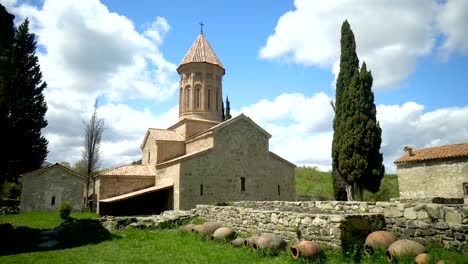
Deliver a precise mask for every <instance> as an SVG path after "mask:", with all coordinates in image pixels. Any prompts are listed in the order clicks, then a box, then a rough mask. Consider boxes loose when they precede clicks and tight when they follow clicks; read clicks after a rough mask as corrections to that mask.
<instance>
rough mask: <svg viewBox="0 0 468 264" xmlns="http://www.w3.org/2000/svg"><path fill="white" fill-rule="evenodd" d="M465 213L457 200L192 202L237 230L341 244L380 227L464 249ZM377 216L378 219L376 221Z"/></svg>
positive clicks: (200, 211)
mask: <svg viewBox="0 0 468 264" xmlns="http://www.w3.org/2000/svg"><path fill="white" fill-rule="evenodd" d="M467 211H468V206H467V205H463V204H451V205H448V204H444V205H440V204H420V203H397V202H376V203H366V202H338V201H317V202H284V201H265V202H257V201H242V202H233V203H228V204H227V206H213V205H198V206H197V209H196V212H197V214H198V215H199V216H200V217H202V218H206V219H208V220H211V221H218V222H220V223H222V224H225V225H229V226H232V227H234V228H236V229H237V230H240V231H245V232H249V233H262V232H273V233H276V234H279V235H281V236H283V237H285V238H286V239H288V240H292V241H295V240H297V239H298V238H297V234H296V231H298V230H300V232H301V235H302V237H303V238H305V239H312V240H315V241H318V242H323V243H328V244H332V245H336V246H345V243H348V240H349V239H351V237H352V238H353V239H355V240H358V241H356V242H359V240H361V235H362V234H363V233H365V232H370V231H371V230H377V229H386V230H387V231H392V232H394V233H395V234H396V235H397V236H399V237H401V238H410V239H414V240H417V241H420V242H423V241H427V240H431V239H433V240H435V241H437V242H439V243H441V244H443V245H444V246H446V247H448V248H449V247H461V248H464V249H465V250H468V246H467V238H468V228H467V227H468V216H467V215H466V213H465V212H467ZM379 216H381V217H383V218H384V220H385V221H384V223H381V222H379V221H378V220H379ZM379 225H381V226H379ZM367 234H368V233H367ZM367 234H366V235H367ZM350 236H351V237H350Z"/></svg>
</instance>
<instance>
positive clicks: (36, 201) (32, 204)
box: [20, 163, 86, 212]
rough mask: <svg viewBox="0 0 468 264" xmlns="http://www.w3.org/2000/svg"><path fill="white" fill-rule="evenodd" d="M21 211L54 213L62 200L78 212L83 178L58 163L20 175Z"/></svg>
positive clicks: (82, 198) (82, 201) (83, 190)
mask: <svg viewBox="0 0 468 264" xmlns="http://www.w3.org/2000/svg"><path fill="white" fill-rule="evenodd" d="M21 177H22V181H23V188H22V192H21V205H20V209H21V212H31V211H38V212H57V210H58V208H59V207H60V204H61V203H62V202H63V201H69V202H70V203H71V205H72V209H73V211H81V209H82V207H83V203H84V197H85V189H86V177H85V176H83V175H81V174H79V173H77V172H74V171H72V170H70V169H68V168H66V167H64V166H62V165H60V164H58V163H56V164H54V165H50V166H48V167H44V168H41V169H38V170H35V171H32V172H29V173H26V174H23V175H21Z"/></svg>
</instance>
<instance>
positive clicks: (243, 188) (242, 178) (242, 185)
mask: <svg viewBox="0 0 468 264" xmlns="http://www.w3.org/2000/svg"><path fill="white" fill-rule="evenodd" d="M243 191H245V178H244V177H241V192H243Z"/></svg>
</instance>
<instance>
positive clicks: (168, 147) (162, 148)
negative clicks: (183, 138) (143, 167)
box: [155, 141, 185, 164]
mask: <svg viewBox="0 0 468 264" xmlns="http://www.w3.org/2000/svg"><path fill="white" fill-rule="evenodd" d="M156 145H157V148H158V149H157V159H156V163H155V164H159V163H162V162H165V161H168V160H171V159H174V158H176V157H179V156H182V155H184V154H185V144H184V142H180V141H165V142H163V141H161V142H159V141H158V142H157V143H156Z"/></svg>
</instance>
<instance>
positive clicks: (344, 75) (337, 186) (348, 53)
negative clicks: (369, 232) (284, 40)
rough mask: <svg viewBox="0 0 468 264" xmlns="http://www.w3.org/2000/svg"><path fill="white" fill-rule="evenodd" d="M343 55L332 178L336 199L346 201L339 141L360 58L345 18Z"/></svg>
mask: <svg viewBox="0 0 468 264" xmlns="http://www.w3.org/2000/svg"><path fill="white" fill-rule="evenodd" d="M340 44H341V57H340V72H339V74H338V79H337V81H336V99H335V104H334V110H335V118H334V120H333V130H334V133H333V143H332V159H333V162H332V179H333V191H334V193H335V199H336V200H339V201H346V200H347V195H346V188H345V185H346V183H345V179H344V178H343V176H342V175H340V173H339V171H338V170H337V166H338V165H339V164H338V159H339V153H338V147H339V145H338V142H339V140H340V138H341V137H342V134H343V133H344V130H343V128H342V126H343V124H344V121H345V119H343V116H342V115H343V114H342V113H343V111H344V110H345V109H344V107H343V103H344V99H343V98H342V97H343V93H344V91H345V90H346V89H347V88H348V87H349V85H350V84H351V80H352V78H353V75H354V73H355V72H356V70H357V69H358V68H359V59H358V56H357V54H356V42H355V40H354V34H353V31H352V30H351V26H350V25H349V23H348V21H347V20H345V21H344V22H343V24H342V26H341V40H340Z"/></svg>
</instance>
